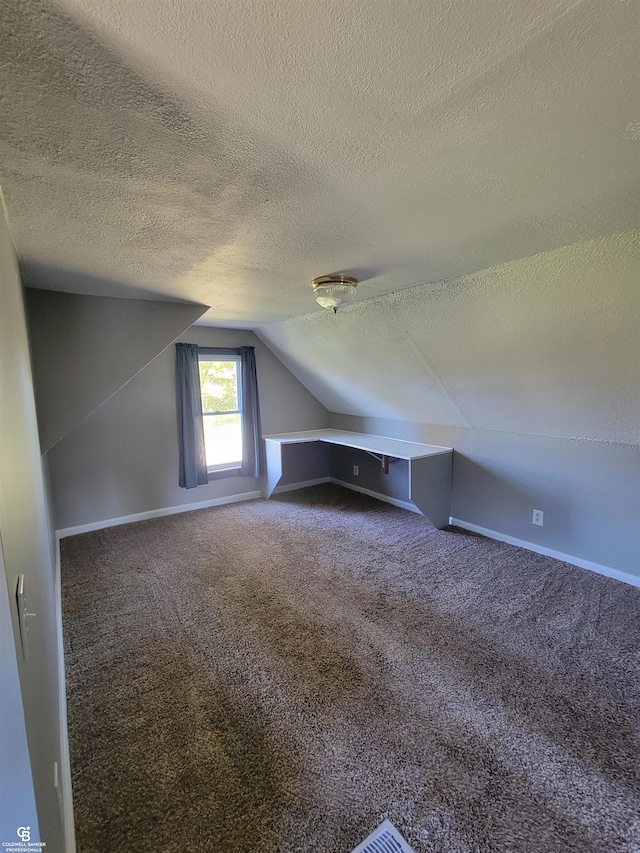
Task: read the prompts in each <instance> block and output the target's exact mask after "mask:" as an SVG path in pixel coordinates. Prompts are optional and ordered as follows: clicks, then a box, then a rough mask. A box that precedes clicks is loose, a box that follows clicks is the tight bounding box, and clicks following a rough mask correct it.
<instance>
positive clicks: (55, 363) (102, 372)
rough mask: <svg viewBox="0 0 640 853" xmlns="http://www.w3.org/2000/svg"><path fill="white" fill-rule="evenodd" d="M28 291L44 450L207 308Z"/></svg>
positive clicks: (30, 330) (39, 416)
mask: <svg viewBox="0 0 640 853" xmlns="http://www.w3.org/2000/svg"><path fill="white" fill-rule="evenodd" d="M25 295H26V300H27V315H28V318H29V338H30V341H31V357H32V360H33V375H34V384H35V392H36V407H37V412H38V427H39V432H40V445H41V450H42V452H43V453H44V452H45V451H47V450H49V448H51V447H53V445H54V444H56V442H58V441H60V439H61V438H62V437H63V436H64V435H66V434H67V433H68V432H69V431H70V430H71V429H73V427H74V426H76V424H78V423H80V422H81V421H82V420H83V419H84V418H86V417H87V415H89V414H91V412H92V411H94V409H96V408H97V407H98V406H99V405H100V404H101V403H103V402H104V401H105V400H107V399H108V398H109V397H110V396H111V395H112V394H115V392H116V391H117V390H118V389H119V388H121V387H122V386H123V385H124V384H125V382H128V381H129V379H131V377H132V376H134V375H135V374H136V373H137V372H138V371H139V370H141V369H142V368H143V367H144V366H145V365H146V364H148V363H149V362H150V361H151V359H152V358H155V356H156V355H158V353H159V352H161V350H163V349H164V348H165V347H166V346H168V345H169V344H170V343H171V342H172V341H175V339H176V338H177V337H178V335H180V334H181V333H182V332H184V330H185V329H188V328H189V327H190V326H191V324H192V323H193V322H195V320H197V319H198V317H200V316H201V315H202V314H203V312H204V311H205V310H206V308H205V306H204V305H185V304H182V303H180V302H158V301H151V300H147V299H115V298H110V297H103V296H81V295H79V294H77V293H59V292H57V291H54V290H34V289H33V288H28V289H27V290H26V293H25Z"/></svg>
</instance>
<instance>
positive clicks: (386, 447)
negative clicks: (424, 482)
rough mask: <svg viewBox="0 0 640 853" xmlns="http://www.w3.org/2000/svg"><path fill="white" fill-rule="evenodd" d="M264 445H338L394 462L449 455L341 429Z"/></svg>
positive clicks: (267, 438)
mask: <svg viewBox="0 0 640 853" xmlns="http://www.w3.org/2000/svg"><path fill="white" fill-rule="evenodd" d="M264 439H265V441H273V442H276V443H278V444H297V443H301V442H305V441H327V442H329V443H330V444H342V445H344V446H345V447H355V448H356V449H358V450H368V451H369V452H370V453H380V454H382V455H383V456H393V457H394V458H395V459H422V458H423V457H424V456H438V455H439V454H441V453H451V451H452V449H453V448H451V447H439V446H438V445H436V444H419V443H418V442H417V441H400V439H397V438H385V437H384V436H382V435H365V434H364V433H361V432H348V431H347V430H341V429H312V430H305V431H304V432H284V433H279V434H278V435H265V436H264Z"/></svg>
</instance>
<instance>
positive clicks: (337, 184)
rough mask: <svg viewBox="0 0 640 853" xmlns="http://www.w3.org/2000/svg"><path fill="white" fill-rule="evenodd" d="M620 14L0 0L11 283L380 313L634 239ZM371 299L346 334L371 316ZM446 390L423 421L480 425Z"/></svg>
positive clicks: (571, 1)
mask: <svg viewBox="0 0 640 853" xmlns="http://www.w3.org/2000/svg"><path fill="white" fill-rule="evenodd" d="M637 23H638V4H637V3H636V2H633V0H629V2H624V0H621V2H617V0H585V2H576V0H536V2H529V3H528V2H515V0H485V1H484V2H478V0H434V2H423V0H420V2H414V0H326V2H319V3H311V2H300V0H264V1H263V2H260V0H188V2H187V0H184V2H173V3H158V2H156V0H59V2H57V3H53V2H45V0H9V2H5V3H4V4H3V14H2V16H0V39H1V43H2V51H0V74H1V76H2V81H3V97H2V99H1V100H0V110H1V114H0V182H1V183H2V184H3V186H4V190H5V194H6V198H7V205H8V209H9V217H10V225H11V228H12V233H13V236H14V239H15V242H16V245H17V249H18V253H19V255H20V259H21V264H22V268H23V272H24V276H25V280H26V281H27V283H28V284H30V285H33V286H37V287H40V288H53V289H60V290H67V291H75V292H79V293H89V294H94V295H102V296H145V297H148V298H149V297H156V298H167V297H173V298H180V299H186V300H190V301H192V302H198V303H203V304H206V305H209V306H211V310H210V311H209V312H208V314H207V315H206V317H205V321H206V322H209V323H211V324H213V325H227V326H236V327H250V328H255V327H259V326H263V325H264V324H267V323H270V322H280V321H285V320H288V319H290V318H292V317H299V316H301V315H305V314H308V313H309V312H312V311H313V310H314V309H315V303H314V302H313V298H312V294H311V291H310V288H309V285H308V282H309V280H310V279H311V278H312V277H313V276H316V275H321V274H324V273H329V272H337V271H341V272H347V273H351V274H353V275H356V276H357V277H358V278H360V279H362V280H363V283H362V285H361V286H360V287H359V288H358V299H359V300H367V299H370V298H371V297H376V296H378V295H380V294H385V293H389V292H397V293H398V295H397V296H396V297H393V298H392V299H391V303H390V304H392V305H398V306H401V305H403V304H404V299H405V297H403V296H402V294H401V293H400V291H402V290H403V289H404V288H412V287H414V286H416V285H425V284H427V285H428V284H429V283H433V282H438V281H442V280H444V279H451V278H454V277H459V276H462V275H465V274H469V273H472V272H474V271H476V270H479V269H483V268H486V267H489V266H492V265H497V264H503V263H505V262H509V261H512V260H514V259H519V258H523V257H528V256H531V255H534V254H536V253H539V252H545V251H549V250H553V249H557V248H559V247H561V246H564V245H567V244H571V243H574V242H575V241H579V240H585V239H589V238H594V237H600V236H602V235H607V234H613V233H618V232H623V231H625V230H627V229H629V228H632V227H636V225H637V197H636V195H635V188H636V169H637V161H636V156H637V150H636V149H637V138H638V135H639V133H640V130H639V125H638V120H639V118H640V117H639V116H638V112H637V109H638V99H637V93H638V90H639V89H640V86H639V80H638V70H639V63H638V36H637V32H638V29H637ZM525 266H526V265H525ZM537 286H539V287H542V288H543V289H544V285H543V284H538V285H537ZM435 292H437V291H434V293H435ZM452 292H453V291H452V290H451V288H448V289H446V290H445V291H442V293H443V297H442V298H443V299H444V300H445V301H446V299H445V296H444V294H445V293H452ZM429 293H430V296H429V299H431V298H433V294H431V291H429ZM406 298H407V299H408V298H409V297H406ZM412 298H413V297H412ZM439 304H441V305H444V304H445V303H444V302H442V303H439ZM377 305H378V303H376V305H375V306H373V307H371V308H370V309H369V308H368V309H367V310H370V311H371V312H372V319H371V323H372V324H373V325H371V327H370V328H369V329H368V330H367V329H364V328H363V327H362V320H363V315H362V314H358V316H359V322H358V324H357V326H358V329H359V330H360V331H358V329H355V328H354V329H351V330H350V340H351V342H352V344H353V345H355V343H356V341H357V337H358V335H361V336H362V337H364V338H371V340H373V339H374V337H375V333H374V331H373V329H374V327H375V328H382V327H385V326H387V324H389V323H390V322H392V321H390V320H389V319H388V317H387V318H385V319H384V321H382V320H381V322H380V324H379V326H375V323H374V319H373V315H374V314H375V312H376V311H377V310H379V309H378V307H377ZM471 306H473V309H474V310H477V311H478V314H479V318H481V319H479V320H478V323H479V324H480V325H482V326H483V327H484V326H487V324H489V323H490V322H491V320H490V318H489V316H488V313H487V308H486V303H484V302H483V301H482V299H474V300H472V301H471V302H470V303H469V307H468V309H465V310H467V313H468V312H469V311H470V310H471ZM451 307H452V308H454V307H455V306H453V305H452V306H451ZM362 310H363V311H364V310H365V309H364V307H363V309H362ZM549 310H550V311H551V308H549ZM534 314H535V312H534ZM353 316H356V314H353V313H352V314H351V315H348V316H347V315H345V319H342V318H337V323H338V324H343V325H344V324H346V325H348V323H349V322H350V319H349V318H350V317H353ZM535 316H537V315H535ZM333 319H335V318H329V317H325V318H323V319H322V320H313V321H309V322H311V323H312V324H317V323H319V324H320V326H321V327H323V328H324V327H325V326H326V328H327V329H329V328H330V327H329V323H330V322H331V321H332V320H333ZM306 322H307V321H302V326H304V325H305V323H306ZM366 322H367V323H369V322H370V321H369V319H367V321H366ZM452 322H453V321H452ZM531 323H533V320H531ZM454 326H455V322H454ZM294 328H297V326H296V325H295V323H294ZM336 328H340V326H339V325H338V326H336V325H335V324H334V326H333V327H331V331H332V332H335V329H336ZM536 329H537V327H535V328H534V326H533V325H529V326H527V328H526V329H522V330H520V331H521V333H522V334H524V335H529V336H531V337H535V336H536V334H537V332H536ZM417 331H418V330H416V329H415V328H414V329H412V332H411V333H412V335H413V340H417V339H418V337H419V335H418V334H417ZM433 331H436V330H433ZM278 334H280V333H275V332H274V334H273V336H272V337H273V338H274V339H275V337H277V336H278ZM287 334H289V332H287ZM282 335H284V333H282ZM282 340H284V337H282ZM503 340H504V339H503ZM281 343H282V341H281ZM282 345H283V346H284V344H282ZM402 346H403V347H405V348H407V351H406V353H405V356H406V358H405V359H403V361H402V363H403V364H406V363H407V362H412V361H415V360H416V359H418V358H423V357H425V358H426V362H425V367H424V369H425V371H427V372H428V370H431V371H432V372H433V374H434V377H436V378H437V377H440V376H441V372H439V371H438V369H437V366H436V365H435V364H434V363H433V359H432V356H431V355H429V357H428V358H427V357H426V356H423V355H422V352H423V351H422V349H421V348H419V349H418V350H414V349H413V347H412V346H410V345H409V343H403V344H402ZM421 346H422V344H420V347H421ZM447 351H448V350H447ZM292 357H297V356H296V354H295V353H294V352H293V350H292ZM439 381H443V380H442V379H440V380H439ZM341 387H342V391H341V392H340V393H341V395H342V396H343V397H344V396H345V394H346V391H345V388H344V386H341ZM436 387H437V382H436V379H435V378H434V379H433V383H432V388H433V389H435V388H436ZM371 393H372V394H374V396H375V395H376V394H377V391H376V390H375V389H372V390H371ZM397 393H400V391H398V392H397ZM407 393H409V392H407ZM430 393H431V392H430ZM458 396H459V392H458V393H456V392H455V391H453V390H450V391H448V392H447V393H446V394H445V393H441V392H438V393H436V391H435V390H434V391H433V392H432V403H433V406H434V407H435V408H433V409H432V408H429V412H430V413H433V412H435V415H432V414H430V417H431V419H433V417H438V418H443V419H447V420H451V419H454V418H458V419H459V420H460V421H464V420H465V419H466V420H471V421H474V420H480V421H483V422H484V421H485V420H489V421H490V420H491V416H490V414H489V413H488V412H487V413H485V415H480V414H479V411H478V410H477V409H476V408H475V403H474V404H473V406H471V408H470V406H469V404H466V405H463V404H461V403H460V402H459V400H458ZM345 399H346V397H345ZM376 399H378V398H377V397H376ZM384 399H386V398H383V400H382V401H381V403H380V405H386V404H385V403H384ZM392 408H394V410H395V408H396V407H395V403H394V406H393V407H392ZM401 408H402V407H401ZM403 410H404V409H403Z"/></svg>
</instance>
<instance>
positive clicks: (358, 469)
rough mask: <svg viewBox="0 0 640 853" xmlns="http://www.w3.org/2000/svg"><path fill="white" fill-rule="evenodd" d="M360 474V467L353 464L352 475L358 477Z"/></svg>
mask: <svg viewBox="0 0 640 853" xmlns="http://www.w3.org/2000/svg"><path fill="white" fill-rule="evenodd" d="M359 475H360V468H359V466H358V465H354V466H353V476H354V477H358V476H359Z"/></svg>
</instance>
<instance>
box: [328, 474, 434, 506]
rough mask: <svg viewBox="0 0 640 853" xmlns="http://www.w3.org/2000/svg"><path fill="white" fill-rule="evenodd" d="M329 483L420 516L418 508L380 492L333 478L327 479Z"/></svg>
mask: <svg viewBox="0 0 640 853" xmlns="http://www.w3.org/2000/svg"><path fill="white" fill-rule="evenodd" d="M329 482H330V483H335V484H336V486H343V487H344V488H345V489H351V491H352V492H360V494H361V495H369V497H370V498H377V500H379V501H384V502H385V503H387V504H393V506H399V507H400V509H408V510H409V512H417V513H418V515H422V513H421V512H420V510H419V509H418V507H417V506H416V505H415V504H412V503H410V502H409V501H401V500H400V499H399V498H391V497H389V495H382V494H380V492H374V491H372V490H371V489H364V488H362V486H355V485H354V484H353V483H346V482H345V481H344V480H336V478H335V477H329Z"/></svg>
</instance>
